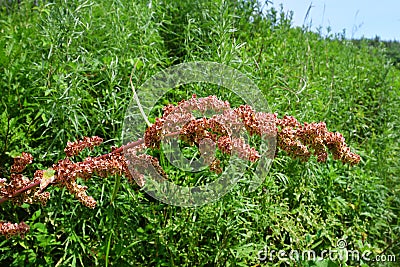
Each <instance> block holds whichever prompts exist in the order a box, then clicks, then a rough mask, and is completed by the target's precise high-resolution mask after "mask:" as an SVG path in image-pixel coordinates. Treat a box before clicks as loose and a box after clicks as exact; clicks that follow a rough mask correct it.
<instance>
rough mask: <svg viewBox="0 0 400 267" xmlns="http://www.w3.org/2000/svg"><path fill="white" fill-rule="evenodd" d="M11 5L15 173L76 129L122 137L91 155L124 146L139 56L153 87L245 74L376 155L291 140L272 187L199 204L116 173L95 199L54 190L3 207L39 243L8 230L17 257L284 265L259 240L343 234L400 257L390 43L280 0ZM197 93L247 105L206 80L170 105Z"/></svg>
mask: <svg viewBox="0 0 400 267" xmlns="http://www.w3.org/2000/svg"><path fill="white" fill-rule="evenodd" d="M0 8H1V11H0V12H1V13H0V73H2V75H1V76H0V95H1V99H0V100H1V103H0V105H1V108H0V178H1V177H8V175H9V172H8V170H9V167H10V166H11V164H12V158H13V157H15V156H18V155H20V153H21V152H23V151H25V152H28V153H30V154H32V155H33V157H34V159H35V161H34V162H33V164H31V165H30V166H28V169H27V172H28V173H29V172H31V174H32V175H33V171H34V170H36V169H45V168H47V167H48V166H51V165H52V164H53V163H55V162H57V161H58V160H59V159H62V158H63V157H64V154H63V153H64V152H63V149H64V146H65V144H66V143H67V141H73V140H76V139H80V138H82V137H83V136H94V135H97V136H101V137H102V138H103V139H104V140H107V142H106V143H105V144H104V145H103V146H101V147H98V148H95V149H94V150H93V151H92V152H90V153H91V155H99V154H104V153H107V152H109V150H110V147H111V146H114V145H117V146H119V145H121V143H122V141H121V130H122V123H123V118H124V112H125V107H126V106H127V105H128V104H129V102H130V100H131V97H132V91H131V89H130V88H129V86H128V84H129V75H130V73H131V70H132V68H133V67H134V66H136V70H135V72H134V75H133V82H134V84H137V85H140V84H141V83H143V82H144V81H145V80H146V79H147V78H149V77H151V76H152V75H153V74H154V73H156V72H158V71H159V70H162V69H164V68H166V67H168V66H172V65H174V64H177V63H181V62H190V61H195V60H202V61H214V62H220V63H224V64H226V65H229V66H231V67H234V68H236V69H238V70H240V71H241V72H243V73H245V74H246V75H247V76H248V77H250V78H251V79H252V80H253V81H254V82H255V83H256V84H257V85H258V86H259V88H260V89H261V90H262V91H263V93H264V94H265V97H266V98H267V100H268V103H269V105H270V108H271V110H272V111H273V112H276V113H278V115H279V116H283V115H292V116H295V117H296V118H298V119H299V120H300V121H308V122H311V121H325V122H326V123H327V125H328V127H329V130H330V131H339V132H341V133H342V134H343V136H344V137H345V138H346V141H347V143H348V144H349V146H350V147H351V148H352V149H354V150H355V151H356V152H357V153H358V154H360V155H361V162H360V164H358V165H357V166H354V167H349V166H347V165H342V164H341V163H338V162H335V161H333V159H332V158H328V160H327V163H326V164H318V163H317V160H316V159H315V158H314V159H311V160H310V161H309V162H307V163H302V162H301V161H299V160H293V159H291V158H289V157H287V156H286V154H285V153H284V152H280V153H279V155H278V157H277V158H276V159H275V161H274V163H273V166H272V168H271V171H270V172H269V175H268V177H267V178H266V180H265V182H264V183H263V185H262V187H260V188H258V190H256V191H255V192H252V193H249V192H247V191H246V190H244V189H243V187H241V186H240V184H239V185H238V186H237V187H235V189H234V190H233V191H232V192H231V193H230V194H228V195H226V196H225V197H224V198H222V199H221V200H220V201H218V202H216V203H213V204H210V205H206V206H203V207H199V208H180V207H174V206H169V205H165V204H162V203H160V202H158V201H155V200H153V199H152V198H150V197H148V196H147V195H146V194H145V193H144V192H142V191H139V190H138V189H137V188H136V187H134V186H132V185H129V184H128V183H124V182H122V181H121V185H120V187H118V183H117V181H119V180H118V179H117V178H116V177H109V178H108V179H103V178H100V177H97V178H96V177H95V178H94V179H92V180H90V181H88V182H85V183H86V184H87V185H88V186H89V188H90V195H92V196H94V198H95V199H96V200H98V202H97V208H95V209H93V210H92V209H88V208H87V207H85V206H83V205H80V204H79V202H78V201H77V200H76V199H74V198H73V197H71V195H70V194H69V193H68V192H67V191H65V190H64V189H59V188H53V189H50V192H51V195H52V199H51V201H49V202H48V204H47V205H46V206H40V205H27V204H25V205H23V206H22V207H18V208H17V207H14V206H13V205H11V204H10V203H4V204H3V205H1V206H0V210H1V214H0V220H10V221H14V222H19V221H22V220H23V221H25V222H27V223H28V224H29V225H31V231H30V233H29V234H28V235H26V236H25V238H24V239H19V238H14V239H5V238H4V237H1V239H0V252H1V253H0V263H1V265H2V266H3V265H4V266H97V265H99V266H175V265H177V266H204V265H208V266H249V265H256V264H269V265H273V264H276V265H277V266H278V265H280V264H282V262H279V261H277V260H276V259H275V261H273V262H266V263H262V262H260V261H259V260H258V259H257V253H258V251H259V250H261V249H263V248H264V246H268V248H269V249H271V250H276V251H278V250H281V249H283V250H285V251H289V250H291V249H293V250H294V249H296V250H299V251H301V250H307V249H314V250H316V251H322V250H325V249H334V248H335V247H336V245H337V241H338V240H339V239H345V240H346V242H347V248H348V249H356V250H359V251H361V252H362V251H366V250H370V251H372V252H373V253H374V255H379V254H387V255H389V254H393V255H397V256H399V252H400V251H399V247H400V246H399V239H400V227H399V206H400V196H399V192H400V183H399V177H400V170H399V168H400V167H399V160H398V156H399V142H398V139H399V137H400V136H399V135H400V134H399V132H400V130H399V120H398V117H399V115H400V114H399V111H400V107H399V103H400V101H399V100H400V99H399V98H400V89H399V88H400V71H399V69H398V68H395V67H394V66H393V63H392V62H393V60H392V61H391V60H390V59H389V58H388V57H387V52H386V51H387V50H385V48H384V46H382V45H378V46H371V45H370V44H369V42H368V41H367V40H362V41H360V42H357V43H354V42H352V41H348V40H346V39H345V38H344V37H345V36H341V35H335V36H333V35H329V36H320V35H318V34H315V33H311V32H309V31H307V29H301V28H293V27H291V19H290V16H288V15H287V14H284V13H282V12H280V11H278V10H274V9H272V8H269V7H268V6H267V7H266V8H265V10H264V12H262V10H261V6H260V5H259V4H257V2H256V1H240V0H231V1H223V0H201V1H200V0H199V1H197V0H195V1H193V0H183V1H151V0H146V1H134V2H133V1H126V0H119V1H90V0H89V1H82V0H73V1H55V2H50V1H49V2H44V1H43V2H42V1H35V3H33V1H22V2H21V3H19V4H18V3H15V5H7V7H5V6H2V7H0ZM193 93H196V94H197V95H198V96H208V95H217V96H218V97H221V98H227V100H230V101H231V102H235V101H238V100H237V99H236V98H235V96H232V95H230V94H229V92H226V91H224V90H223V89H219V88H218V90H217V89H216V88H215V87H212V86H210V87H207V86H204V85H193V86H191V87H187V88H182V90H176V91H174V92H171V94H170V95H168V99H165V100H164V101H165V102H163V103H160V105H161V106H163V105H165V104H167V103H176V102H177V101H179V100H181V99H188V98H190V97H191V95H192V94H193ZM85 153H86V155H85ZM88 154H89V152H88V151H84V155H82V157H84V156H87V155H88ZM118 188H119V190H118ZM117 191H118V192H117ZM397 260H399V259H397ZM323 263H324V264H328V263H329V264H332V266H335V264H340V261H339V260H338V261H336V262H330V261H328V260H325V261H323ZM342 263H343V264H347V265H348V266H354V265H361V264H367V265H369V264H370V263H365V262H352V261H348V262H347V263H344V262H342ZM287 264H292V265H294V264H297V265H300V266H313V265H316V264H321V262H314V261H302V260H300V261H298V262H289V263H287ZM379 264H382V263H379ZM387 264H388V265H389V264H390V263H387Z"/></svg>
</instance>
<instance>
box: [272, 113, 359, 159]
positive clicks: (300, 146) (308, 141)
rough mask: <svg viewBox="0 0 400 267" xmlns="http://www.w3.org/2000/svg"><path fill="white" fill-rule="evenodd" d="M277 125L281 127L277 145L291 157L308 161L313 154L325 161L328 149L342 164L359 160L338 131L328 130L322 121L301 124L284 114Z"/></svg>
mask: <svg viewBox="0 0 400 267" xmlns="http://www.w3.org/2000/svg"><path fill="white" fill-rule="evenodd" d="M277 125H279V126H280V128H281V129H280V130H279V131H278V146H279V148H280V149H282V150H284V151H286V152H287V153H288V155H289V156H291V157H293V158H298V159H301V160H303V161H308V160H309V158H310V156H311V155H314V156H316V157H317V160H318V162H325V161H326V160H327V158H328V153H327V150H326V149H328V150H329V151H330V152H331V153H332V155H333V159H335V160H340V161H342V162H343V164H345V163H346V164H350V165H354V164H357V163H359V162H360V159H361V158H360V156H359V155H357V154H356V153H353V152H351V151H350V148H349V147H347V145H346V143H345V139H344V137H343V136H342V135H341V134H340V133H337V132H336V133H333V132H329V131H328V129H327V128H326V124H325V123H324V122H319V123H304V125H301V124H300V123H299V122H298V121H297V120H296V119H295V118H293V117H291V116H284V117H283V118H282V119H277Z"/></svg>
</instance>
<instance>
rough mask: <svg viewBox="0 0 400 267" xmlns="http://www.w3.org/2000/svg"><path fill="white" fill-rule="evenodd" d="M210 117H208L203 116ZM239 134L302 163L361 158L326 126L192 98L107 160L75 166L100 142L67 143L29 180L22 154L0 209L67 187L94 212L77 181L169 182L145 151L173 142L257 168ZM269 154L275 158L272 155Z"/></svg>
mask: <svg viewBox="0 0 400 267" xmlns="http://www.w3.org/2000/svg"><path fill="white" fill-rule="evenodd" d="M210 111H211V113H212V116H207V115H209V114H210ZM195 114H196V115H195ZM243 132H247V133H248V134H249V135H250V136H259V137H261V138H266V139H273V140H276V149H281V150H283V151H285V152H286V153H287V154H288V155H289V156H291V157H293V158H296V159H300V160H302V161H307V160H309V158H310V157H311V156H312V155H314V156H316V157H317V160H318V162H325V161H326V160H327V157H328V151H330V152H331V153H332V155H333V158H334V159H335V160H340V161H342V162H343V164H345V163H346V164H350V165H354V164H357V163H358V162H359V161H360V156H359V155H357V154H355V153H353V152H351V151H350V149H349V147H347V145H346V143H345V139H344V137H343V136H342V135H341V134H340V133H337V132H329V131H328V130H327V128H326V124H325V123H324V122H319V123H304V124H301V123H299V122H298V121H297V120H296V119H295V118H294V117H291V116H284V117H283V118H282V119H279V118H278V117H277V115H276V114H271V113H263V112H256V111H254V110H253V109H252V107H250V106H248V105H242V106H240V107H238V108H231V107H230V104H229V103H228V102H227V101H221V100H219V99H218V98H217V97H216V96H209V97H205V98H197V97H196V95H193V96H192V98H191V99H188V100H183V101H181V102H179V103H178V104H177V105H167V106H165V107H164V109H163V116H162V117H160V118H157V119H156V121H155V123H154V124H152V125H151V126H150V127H148V128H147V130H146V131H145V133H144V138H143V139H139V140H137V141H135V142H132V143H128V144H127V145H125V146H122V147H120V148H113V149H112V151H111V152H110V153H108V154H105V155H101V156H97V157H87V158H86V159H85V160H84V161H81V162H74V161H73V157H74V156H76V155H78V154H79V153H80V152H81V151H82V150H83V149H85V148H89V149H92V148H93V147H94V146H98V145H100V144H101V143H102V142H103V140H102V138H100V137H97V136H94V137H84V138H83V140H79V141H76V142H68V143H67V146H66V148H65V150H64V151H65V153H66V157H65V158H64V159H62V160H60V161H58V162H57V163H56V164H53V166H52V167H51V168H50V169H48V170H37V171H36V172H35V174H34V177H33V179H32V180H31V179H29V178H27V177H26V176H24V175H23V174H22V172H23V171H24V169H25V167H26V166H27V165H28V164H30V163H32V160H33V157H32V156H31V155H30V154H28V153H22V155H21V156H20V157H16V158H15V159H14V164H13V165H12V166H11V170H10V172H11V175H10V178H9V179H8V180H7V179H5V178H0V204H1V203H3V202H5V201H7V200H10V201H12V202H13V203H14V204H17V205H21V204H22V203H41V204H43V205H45V204H46V202H47V200H48V199H49V197H50V193H49V192H46V191H45V190H46V189H47V188H48V187H49V186H59V187H65V188H66V189H67V190H68V191H69V192H70V193H71V194H73V195H75V197H76V198H77V199H78V200H79V201H80V202H81V203H83V204H84V205H85V206H87V207H89V208H95V206H96V201H95V200H94V199H93V197H91V196H88V195H87V193H86V190H87V187H86V186H82V185H79V184H78V183H77V178H81V179H83V180H88V179H90V178H91V177H92V175H97V176H99V177H102V178H106V177H108V176H111V175H123V176H125V177H126V178H127V179H128V181H129V182H130V183H134V180H136V182H137V183H138V184H139V186H143V185H144V182H145V180H144V172H145V170H146V169H148V168H149V167H150V166H152V167H154V169H155V170H156V171H157V172H158V173H159V174H160V175H161V176H162V177H165V178H167V174H166V173H165V172H164V171H163V168H162V167H161V166H160V164H159V161H158V159H157V158H155V157H153V156H151V155H148V154H146V153H144V152H145V150H146V149H158V148H160V144H161V142H162V141H163V140H165V139H166V138H171V137H174V138H176V137H177V136H178V137H179V138H180V139H181V140H182V141H184V142H186V143H187V144H189V145H195V146H197V147H198V148H199V151H200V152H201V153H202V154H204V155H207V148H208V149H210V148H218V149H219V150H220V151H221V152H222V153H226V154H232V153H234V154H236V155H237V156H238V157H240V158H242V159H246V160H248V161H251V162H255V161H257V160H258V159H259V158H260V155H259V152H258V151H257V149H256V148H254V147H251V146H250V145H249V144H247V143H246V141H245V140H244V139H243V138H242V137H241V136H242V134H243ZM273 154H275V155H276V151H274V153H273ZM207 160H208V161H207ZM206 162H207V163H208V164H209V169H210V171H213V172H215V173H221V172H222V167H221V166H220V164H221V162H220V160H219V159H217V158H213V157H209V158H208V159H207V158H206ZM27 231H29V226H28V225H27V224H25V223H24V222H21V223H19V224H13V223H9V222H1V221H0V234H2V235H5V236H6V237H10V236H13V235H21V236H23V235H24V234H25V233H26V232H27Z"/></svg>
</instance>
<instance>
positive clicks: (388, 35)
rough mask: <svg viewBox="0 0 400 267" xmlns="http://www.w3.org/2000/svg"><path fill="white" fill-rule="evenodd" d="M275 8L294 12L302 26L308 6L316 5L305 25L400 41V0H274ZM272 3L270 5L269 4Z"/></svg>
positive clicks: (295, 21)
mask: <svg viewBox="0 0 400 267" xmlns="http://www.w3.org/2000/svg"><path fill="white" fill-rule="evenodd" d="M260 2H264V0H260ZM272 2H273V6H274V7H275V8H278V10H279V8H280V4H282V5H283V8H284V10H285V11H287V10H292V11H294V15H293V25H294V26H302V25H303V23H304V18H305V16H306V14H307V10H308V7H309V6H310V5H312V8H311V10H310V12H309V16H308V18H307V20H306V21H305V25H310V23H311V26H312V27H311V28H312V30H315V29H316V28H317V27H318V26H322V29H323V32H322V34H326V32H327V31H326V28H327V27H328V26H329V27H330V28H331V31H332V32H333V33H341V32H343V29H346V38H352V37H354V38H361V37H362V36H364V37H367V38H374V37H375V36H376V35H377V36H379V37H380V38H381V39H382V40H397V41H400V0H378V1H370V0H364V1H363V0H272ZM269 5H270V4H269Z"/></svg>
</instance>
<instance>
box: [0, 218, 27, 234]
mask: <svg viewBox="0 0 400 267" xmlns="http://www.w3.org/2000/svg"><path fill="white" fill-rule="evenodd" d="M27 232H29V225H27V224H26V223H24V222H20V223H10V222H1V221H0V235H4V236H5V237H6V238H9V237H11V236H15V235H19V236H21V238H24V236H25V234H26V233H27Z"/></svg>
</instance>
